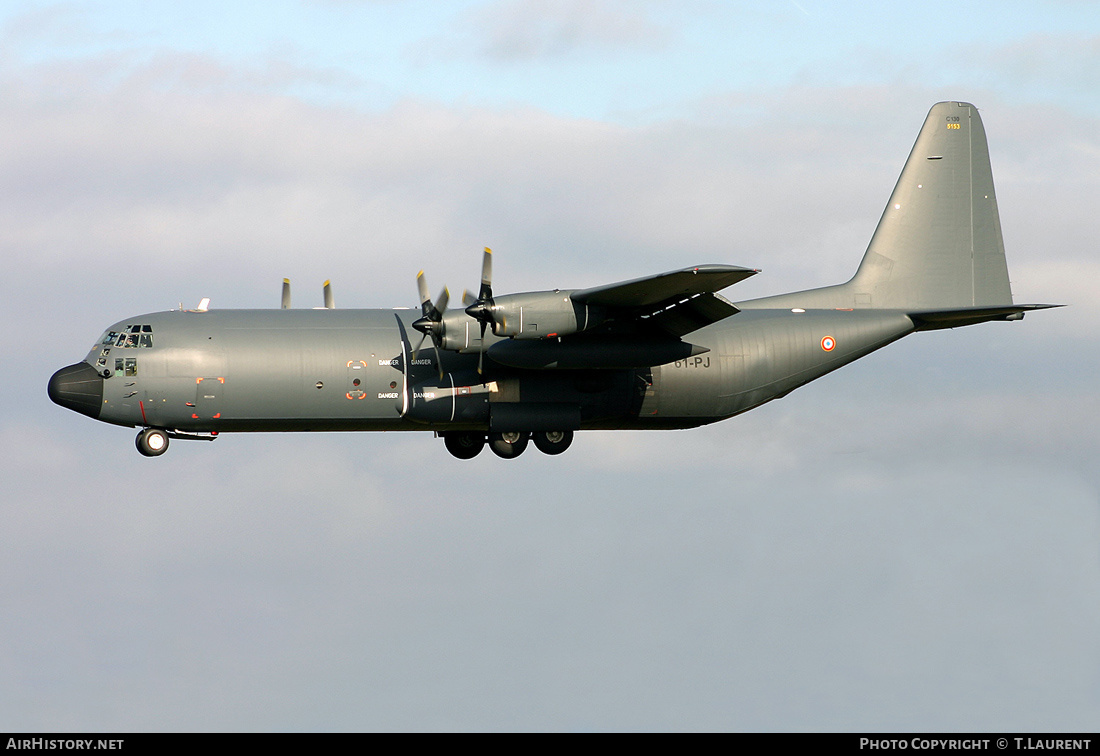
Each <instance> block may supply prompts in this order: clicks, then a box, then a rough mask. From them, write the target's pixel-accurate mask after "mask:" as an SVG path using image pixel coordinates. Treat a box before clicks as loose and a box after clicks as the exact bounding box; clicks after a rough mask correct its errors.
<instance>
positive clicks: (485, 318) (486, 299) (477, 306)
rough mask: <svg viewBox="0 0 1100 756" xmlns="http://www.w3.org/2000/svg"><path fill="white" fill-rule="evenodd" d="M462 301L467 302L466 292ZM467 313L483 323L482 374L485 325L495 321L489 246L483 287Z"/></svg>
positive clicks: (479, 359)
mask: <svg viewBox="0 0 1100 756" xmlns="http://www.w3.org/2000/svg"><path fill="white" fill-rule="evenodd" d="M462 302H463V304H465V303H466V295H465V294H463V298H462ZM466 314H467V315H469V316H470V317H471V318H473V319H474V320H477V321H478V322H479V323H481V342H480V346H479V348H478V352H477V373H478V375H481V368H482V365H483V364H484V359H485V326H487V325H489V324H490V323H492V322H493V250H491V249H489V248H488V247H486V248H485V256H484V257H482V259H481V289H480V290H479V291H478V293H477V299H475V300H474V301H473V302H472V303H471V304H470V305H469V306H468V307H467V308H466Z"/></svg>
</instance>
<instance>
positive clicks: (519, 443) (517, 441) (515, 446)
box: [489, 431, 531, 459]
mask: <svg viewBox="0 0 1100 756" xmlns="http://www.w3.org/2000/svg"><path fill="white" fill-rule="evenodd" d="M530 439H531V434H529V433H523V432H520V431H516V432H513V433H490V434H489V448H490V449H492V450H493V454H496V455H497V456H498V457H501V458H503V459H515V458H516V457H518V456H519V455H521V454H523V450H524V449H526V448H527V442H528V441H529V440H530Z"/></svg>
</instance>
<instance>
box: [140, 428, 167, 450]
mask: <svg viewBox="0 0 1100 756" xmlns="http://www.w3.org/2000/svg"><path fill="white" fill-rule="evenodd" d="M135 444H136V445H137V450H138V451H139V452H141V453H142V454H143V455H145V456H146V457H159V456H160V455H161V454H164V452H166V451H168V434H167V433H165V432H164V431H162V430H161V429H160V428H146V429H145V430H143V431H141V432H140V433H138V434H137V439H136V441H135Z"/></svg>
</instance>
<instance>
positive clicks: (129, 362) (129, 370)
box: [126, 357, 137, 377]
mask: <svg viewBox="0 0 1100 756" xmlns="http://www.w3.org/2000/svg"><path fill="white" fill-rule="evenodd" d="M126 375H127V376H130V377H132V376H135V375H137V358H135V357H127V358H126Z"/></svg>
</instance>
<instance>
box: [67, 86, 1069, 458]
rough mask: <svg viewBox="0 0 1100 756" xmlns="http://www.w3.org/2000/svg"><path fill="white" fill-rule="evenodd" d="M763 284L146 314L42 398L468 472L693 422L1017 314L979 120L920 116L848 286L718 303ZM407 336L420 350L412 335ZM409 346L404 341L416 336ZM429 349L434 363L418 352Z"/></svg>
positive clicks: (666, 285)
mask: <svg viewBox="0 0 1100 756" xmlns="http://www.w3.org/2000/svg"><path fill="white" fill-rule="evenodd" d="M757 272H758V271H756V270H753V269H750V268H741V267H736V266H732V265H700V266H698V267H693V268H685V269H683V270H676V271H672V272H669V273H662V274H660V275H655V276H649V277H646V278H639V279H635V280H631V281H625V282H622V283H615V284H610V285H608V286H597V287H595V288H589V289H569V290H564V289H563V290H559V289H554V290H553V291H539V292H525V293H520V294H504V295H498V294H494V292H493V288H492V256H491V253H490V251H489V250H488V249H486V250H485V253H484V257H483V262H482V281H481V289H480V291H479V292H478V295H477V297H476V298H474V297H473V296H470V295H466V296H464V297H463V305H464V307H463V308H454V309H447V304H448V301H449V296H448V293H447V290H446V289H444V290H443V293H442V294H441V295H440V296H439V297H438V298H437V300H436V301H435V302H432V300H431V298H430V296H429V294H428V288H427V285H426V283H425V280H424V276H423V273H421V274H420V275H419V276H418V277H417V279H418V288H419V294H420V304H421V307H420V311H419V312H416V311H410V310H407V309H405V310H340V309H336V308H335V307H334V306H333V301H332V290H331V288H329V286H328V284H327V282H326V285H325V307H324V308H320V309H315V310H312V309H311V310H304V309H291V308H290V287H289V282H287V281H284V284H283V302H282V304H283V306H282V308H281V309H272V310H211V309H210V308H209V306H208V305H209V301H208V300H203V301H202V303H200V305H199V306H198V307H197V308H196V309H195V310H186V311H184V310H182V308H181V310H179V311H170V312H159V313H154V314H150V315H138V316H136V317H132V318H127V319H125V320H122V321H120V322H118V323H116V324H114V325H112V326H111V327H110V328H108V329H107V330H106V332H105V333H104V334H103V336H102V337H101V338H100V339H99V341H98V342H96V345H95V346H94V347H93V348H92V350H91V352H89V353H88V356H87V357H85V358H84V360H83V361H82V362H78V363H76V364H75V365H70V366H69V367H65V368H62V369H61V370H59V371H57V373H55V374H54V376H53V377H52V378H51V379H50V382H49V395H50V398H51V399H52V400H53V401H54V402H56V403H57V404H60V405H61V406H63V407H67V408H69V409H72V410H74V411H76V412H79V413H81V414H84V415H88V416H89V417H92V418H95V419H97V420H102V421H104V422H107V423H112V424H115V425H122V426H129V427H138V428H140V432H139V433H138V436H137V448H138V451H139V452H141V453H142V454H144V455H146V456H149V457H153V456H157V455H160V454H163V453H164V452H165V451H166V450H167V448H168V441H169V439H206V440H210V439H213V438H216V437H217V436H218V435H219V434H222V433H230V432H243V431H365V430H375V431H396V430H428V431H434V432H435V434H436V435H437V436H441V437H442V438H443V440H444V443H445V445H446V447H447V450H448V451H449V452H450V453H451V454H453V455H454V456H456V457H459V458H462V459H469V458H471V457H474V456H475V455H477V454H478V453H479V452H480V451H481V450H482V449H483V448H484V446H485V445H486V443H488V445H489V447H490V448H491V449H492V450H493V451H494V452H495V453H496V454H497V455H499V456H500V457H503V458H506V459H507V458H512V457H517V456H519V455H520V454H521V453H522V452H523V451H524V449H525V448H526V447H527V445H528V442H529V441H534V444H535V446H536V447H537V448H538V449H539V450H540V451H542V452H545V453H547V454H558V453H560V452H563V451H565V449H566V448H567V447H568V446H569V445H570V443H571V442H572V440H573V432H574V431H577V430H587V429H622V428H633V429H645V428H665V429H667V428H690V427H694V426H698V425H703V424H705V423H712V422H715V421H717V420H722V419H724V418H728V417H732V416H733V415H736V414H739V413H741V412H745V411H747V410H750V409H752V408H754V407H758V406H760V405H761V404H764V403H765V402H768V401H770V400H772V399H777V398H779V397H782V396H785V395H786V394H787V393H789V392H790V391H793V390H794V389H796V388H798V387H799V386H802V385H803V384H806V383H809V382H810V381H812V380H814V379H815V378H819V377H821V376H823V375H825V374H826V373H829V372H831V371H833V370H836V369H837V368H839V367H841V366H843V365H846V364H847V363H849V362H851V361H853V360H856V359H858V358H860V357H863V356H864V355H867V354H870V353H871V352H873V351H875V350H876V349H878V348H880V347H883V346H886V345H887V344H889V343H891V342H893V341H896V340H897V339H900V338H901V337H902V336H906V335H908V334H910V333H913V332H915V331H928V330H934V329H940V328H954V327H957V326H964V325H972V324H975V323H982V322H985V321H990V320H1020V319H1021V318H1022V317H1023V315H1024V313H1025V312H1026V311H1028V310H1035V309H1042V308H1045V307H1052V306H1055V305H1018V304H1013V302H1012V293H1011V291H1010V288H1009V281H1008V269H1007V266H1006V263H1005V255H1004V246H1003V242H1002V239H1001V225H1000V219H999V217H998V214H997V201H996V198H995V196H994V193H993V174H992V171H991V169H990V165H989V153H988V147H987V145H986V138H985V131H984V129H983V127H982V122H981V119H980V118H979V116H978V110H977V108H975V107H974V106H973V105H971V104H969V103H964V102H941V103H938V104H937V105H934V106H933V107H932V109H931V110H930V111H929V113H928V117H927V119H926V120H925V122H924V126H923V128H922V129H921V131H920V134H919V135H918V137H917V141H916V144H915V145H914V146H913V150H912V152H911V153H910V155H909V159H908V160H907V161H906V163H905V167H904V169H903V170H902V173H901V178H899V179H898V183H897V186H895V188H894V192H893V194H892V195H891V197H890V202H889V204H888V205H887V206H886V210H885V212H883V214H882V218H881V220H880V221H879V224H878V228H877V229H876V230H875V232H874V235H873V236H872V238H871V242H870V245H869V246H868V248H867V251H866V254H865V255H864V257H863V261H862V263H861V264H860V266H859V268H858V270H857V271H856V274H855V276H854V277H853V278H852V279H851V280H850V281H848V282H847V283H844V284H840V285H837V286H828V287H825V288H819V289H812V290H809V291H801V292H797V293H793V294H783V295H780V296H772V297H766V298H763V299H755V300H751V301H746V302H738V303H736V304H733V303H731V302H730V301H729V300H727V299H725V298H724V297H722V296H721V295H719V294H718V293H717V292H718V291H719V290H720V289H724V288H726V287H727V286H730V285H732V284H735V283H737V282H739V281H742V280H744V279H745V278H748V277H749V276H751V275H754V274H755V273H757ZM417 334H419V338H418V339H417V338H416V337H417ZM414 339H416V340H415V341H414ZM426 340H428V341H430V346H431V348H430V349H428V348H427V345H426V344H425V341H426Z"/></svg>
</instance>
